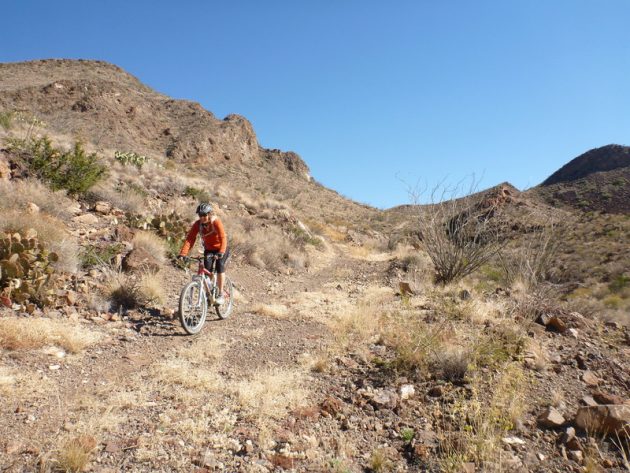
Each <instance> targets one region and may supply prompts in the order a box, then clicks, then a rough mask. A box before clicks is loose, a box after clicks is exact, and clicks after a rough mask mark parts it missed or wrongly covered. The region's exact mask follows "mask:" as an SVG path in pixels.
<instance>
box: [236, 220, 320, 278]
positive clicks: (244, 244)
mask: <svg viewBox="0 0 630 473" xmlns="http://www.w3.org/2000/svg"><path fill="white" fill-rule="evenodd" d="M247 220H248V219H245V222H246V223H245V224H243V223H242V222H241V221H238V220H236V219H233V220H231V221H230V224H229V228H230V234H229V235H228V236H229V238H230V246H231V248H232V253H233V255H234V256H235V257H241V258H243V259H244V260H245V261H246V262H247V263H248V264H251V265H252V266H255V267H257V268H261V269H262V268H266V269H269V270H270V271H277V270H279V269H280V268H282V267H283V266H285V265H291V266H294V267H296V266H297V265H303V266H306V265H308V259H307V258H306V256H305V255H304V253H303V250H301V249H300V247H299V246H298V245H296V244H295V243H293V242H292V241H291V240H290V239H289V238H288V237H287V236H286V235H285V234H283V233H282V231H281V230H280V229H279V228H277V227H272V226H267V227H265V228H260V226H259V225H256V224H252V225H249V224H248V223H247ZM249 223H251V222H249ZM247 229H249V231H248V230H247ZM300 255H303V256H301V257H300Z"/></svg>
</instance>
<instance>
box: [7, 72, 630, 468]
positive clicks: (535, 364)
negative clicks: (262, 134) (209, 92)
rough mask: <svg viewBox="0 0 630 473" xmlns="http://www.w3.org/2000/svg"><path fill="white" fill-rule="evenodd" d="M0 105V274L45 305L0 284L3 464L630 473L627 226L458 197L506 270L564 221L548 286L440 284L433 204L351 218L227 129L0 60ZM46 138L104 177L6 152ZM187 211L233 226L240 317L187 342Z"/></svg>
mask: <svg viewBox="0 0 630 473" xmlns="http://www.w3.org/2000/svg"><path fill="white" fill-rule="evenodd" d="M0 107H1V108H0V118H1V119H2V122H1V123H2V124H3V125H2V128H0V138H2V139H4V142H5V143H6V148H5V149H4V150H3V152H2V153H0V226H1V228H0V230H2V231H6V232H8V234H4V235H2V239H1V240H0V241H1V242H2V244H3V245H5V244H6V243H5V242H9V243H11V242H13V243H11V244H12V245H13V244H14V243H15V245H14V246H11V248H12V249H11V250H10V251H9V252H8V253H11V255H9V254H7V258H6V261H5V260H2V261H1V262H0V264H1V265H2V266H1V267H2V270H3V271H4V270H5V269H9V270H13V271H14V272H15V271H17V270H16V267H15V264H16V258H15V257H13V256H12V254H13V252H14V251H16V252H18V253H20V255H21V256H23V257H18V258H17V260H19V261H21V262H22V263H24V262H25V261H28V260H32V259H33V258H34V256H37V257H38V258H39V260H38V261H39V263H38V264H39V265H40V266H41V265H43V267H44V269H46V270H48V269H51V268H52V269H54V272H52V274H51V278H50V280H49V282H48V284H49V285H50V291H49V292H48V293H46V295H47V298H48V299H47V300H48V302H47V303H45V304H44V303H43V302H41V299H38V300H34V301H30V300H27V301H22V300H21V299H19V298H15V297H13V298H12V297H9V296H12V295H13V293H12V291H13V290H14V289H18V288H17V287H16V286H17V285H18V283H17V282H16V279H20V278H22V279H25V280H28V274H27V275H26V276H24V275H23V276H20V277H13V276H17V275H18V273H17V272H15V273H14V274H13V276H12V277H13V279H12V280H11V281H10V282H9V284H8V285H7V286H6V287H2V288H1V289H2V290H3V291H4V292H3V293H2V296H3V297H2V299H0V305H1V307H0V394H1V395H2V399H3V402H2V405H1V406H0V469H1V470H2V471H7V472H16V473H17V472H23V471H44V472H53V471H94V472H100V473H113V472H117V471H139V472H140V471H147V472H148V471H152V472H153V471H165V472H166V471H195V472H197V473H202V472H203V473H205V472H210V471H244V472H269V471H297V472H303V471H313V472H320V471H334V472H361V471H369V472H384V471H426V472H438V471H440V472H441V471H448V472H460V471H466V472H470V471H483V472H490V471H519V472H520V471H522V472H564V471H576V472H577V471H591V472H592V471H602V470H605V471H610V472H621V471H625V470H627V469H630V465H628V460H627V459H628V455H629V452H628V445H629V443H628V442H630V437H629V435H630V408H629V407H628V406H629V404H628V402H629V400H628V390H629V389H630V372H629V370H628V365H627V360H628V359H629V357H630V334H629V332H628V329H627V327H626V326H624V323H623V320H622V319H621V318H620V317H618V316H619V314H621V313H623V311H624V310H625V309H626V307H627V304H628V300H629V299H630V275H628V274H627V268H628V264H627V263H628V252H627V248H628V246H629V245H630V241H629V240H628V238H630V237H629V235H630V231H628V230H630V229H629V228H628V225H629V224H630V223H628V221H627V219H626V220H623V218H622V217H623V216H618V215H610V214H608V215H599V214H597V213H596V212H595V213H591V214H589V216H588V217H586V214H583V213H582V212H575V210H574V209H571V208H568V209H559V208H554V207H552V206H550V205H549V204H548V203H547V202H545V201H544V200H543V199H541V198H540V196H538V195H534V194H530V193H528V192H525V193H521V192H518V190H516V189H514V188H513V187H512V186H510V185H509V184H507V183H505V184H503V185H500V186H497V187H496V188H493V189H491V190H489V191H487V192H483V193H480V194H478V195H475V196H473V198H472V199H471V200H470V201H467V200H465V199H464V200H455V201H452V202H450V204H451V207H450V208H451V209H453V210H457V212H456V214H455V215H454V217H452V218H451V221H452V219H453V218H455V219H456V220H462V219H463V220H466V219H468V218H469V217H470V216H471V215H472V216H474V217H475V218H481V219H482V220H490V221H492V222H493V223H496V228H499V229H501V230H503V231H505V232H506V236H507V238H508V243H507V246H506V247H505V249H506V250H508V254H507V256H512V257H515V256H516V257H518V256H519V255H528V254H530V252H531V251H532V249H535V248H536V246H535V245H532V242H537V241H540V240H544V238H545V235H547V234H546V233H545V231H544V230H546V229H549V228H551V229H552V230H553V228H555V227H553V226H550V225H549V222H550V221H553V222H562V223H563V224H566V226H563V227H562V229H563V233H561V234H560V236H558V237H557V240H561V243H562V245H560V253H559V255H558V254H554V256H555V257H556V259H550V260H547V261H546V263H545V264H546V269H547V270H549V271H548V272H546V273H544V274H542V273H540V274H541V275H540V280H537V281H534V282H531V283H530V284H526V283H525V282H522V281H512V282H510V281H508V280H507V278H506V277H505V275H504V274H503V269H504V268H503V269H502V266H501V264H500V263H501V261H500V259H495V260H492V261H490V262H489V263H488V264H487V265H485V266H483V267H481V268H480V269H479V271H477V272H476V273H474V274H473V275H471V276H469V277H467V278H466V279H464V280H463V281H461V282H459V283H455V284H451V285H447V286H445V287H443V286H440V285H435V284H434V281H433V278H432V277H431V276H432V273H433V267H432V263H431V261H430V259H429V257H428V256H427V254H426V253H425V252H424V250H423V247H422V242H421V240H420V239H419V238H418V237H421V236H422V235H419V234H418V231H417V225H416V220H415V219H416V218H417V216H418V212H419V211H429V210H430V209H431V207H421V208H418V207H411V206H409V207H404V208H397V209H392V210H391V211H388V212H380V211H377V210H376V209H372V208H369V207H367V206H363V205H360V204H357V203H354V202H350V201H348V200H346V199H344V198H342V197H341V196H339V195H338V194H337V193H335V192H334V191H331V190H329V189H325V188H324V187H323V186H321V185H319V184H317V183H316V182H314V181H313V180H312V179H308V178H307V177H306V176H305V173H306V172H307V168H306V167H305V165H304V163H303V162H302V161H301V159H300V158H299V156H297V155H295V154H293V153H285V152H282V151H279V150H265V149H262V148H260V146H259V145H258V144H257V142H256V139H255V134H254V132H253V130H252V129H251V126H250V125H249V123H248V122H247V121H246V120H245V119H244V118H241V117H237V116H231V117H228V118H226V119H225V120H218V119H216V118H215V117H214V116H213V115H212V114H211V113H210V112H208V111H205V110H203V109H202V108H201V107H200V106H199V105H197V104H193V103H190V102H183V101H176V100H172V99H169V98H168V97H164V96H162V95H160V94H159V93H156V92H154V91H152V90H150V89H149V88H147V87H146V86H143V85H142V84H141V83H140V82H139V81H138V80H136V79H135V78H133V77H132V76H130V75H128V74H126V73H125V72H124V71H122V70H120V69H119V68H117V67H115V66H112V65H109V64H105V63H100V62H95V61H63V60H51V61H34V62H29V63H23V64H3V65H0ZM43 122H45V124H44V123H43ZM5 125H9V126H6V127H5ZM44 125H45V126H44ZM44 134H47V135H49V136H50V137H51V139H52V140H53V142H54V146H60V147H62V146H63V145H64V144H68V143H71V142H73V141H74V139H76V138H82V139H83V140H84V141H85V142H86V146H88V147H89V149H90V151H92V150H93V151H96V152H97V153H98V154H99V156H100V160H101V162H103V163H105V164H106V165H107V168H108V175H107V178H105V179H103V180H102V181H101V182H99V183H98V184H97V185H96V186H94V188H91V189H90V191H89V192H86V193H84V194H80V195H79V196H78V197H68V196H66V195H65V194H63V193H62V192H53V191H52V190H51V189H50V188H49V187H47V186H46V185H44V184H43V183H42V182H39V181H37V180H35V179H32V177H33V176H31V179H25V178H24V176H25V175H27V174H28V171H29V168H28V165H27V163H25V162H24V160H22V161H20V159H19V158H23V156H22V155H21V154H20V153H19V152H17V151H16V150H15V149H14V148H12V147H11V146H10V144H11V143H14V142H16V141H17V142H18V143H20V142H21V138H24V137H25V136H41V135H44ZM115 151H133V152H136V153H142V154H144V155H146V156H147V157H148V158H149V159H148V161H147V162H146V163H145V164H143V165H138V166H137V167H136V166H133V165H129V164H124V163H122V162H120V161H118V160H117V159H116V158H114V152H115ZM58 153H59V152H58V151H55V152H54V153H52V154H51V155H50V156H51V157H54V156H57V155H58ZM26 156H27V155H26ZM3 162H4V164H5V167H4V168H3V167H2V166H1V165H2V163H3ZM18 164H20V165H22V166H23V167H24V168H23V169H22V171H23V172H18V171H19V169H18V167H16V166H17V165H18ZM606 172H614V170H613V171H606ZM588 177H589V176H587V178H588ZM45 182H48V181H45ZM199 198H203V199H210V200H212V202H213V203H215V204H216V207H217V209H218V210H217V211H218V213H219V215H220V216H221V218H222V219H223V220H224V222H225V224H226V228H227V229H228V234H229V236H230V242H231V245H232V249H233V259H232V261H231V263H230V266H229V269H228V271H229V273H228V274H229V276H230V277H231V278H232V280H233V281H234V282H235V285H236V288H237V293H236V294H235V301H236V309H235V311H234V314H233V316H232V317H231V318H229V319H227V320H218V319H217V320H215V319H210V320H208V322H207V324H206V326H205V327H204V329H203V331H202V333H201V334H200V335H199V336H195V337H189V336H184V332H183V330H182V329H181V328H180V326H179V323H178V320H177V303H178V294H179V289H180V288H181V287H182V286H183V285H184V283H185V282H186V281H187V280H188V279H189V277H190V276H189V275H188V274H186V273H185V272H184V271H183V269H182V268H181V267H178V266H176V265H175V264H174V263H173V262H172V261H171V260H169V259H167V258H166V257H165V254H166V248H167V245H170V246H171V247H175V249H177V241H176V240H177V238H179V237H181V234H183V232H184V231H185V230H186V228H187V227H188V225H189V223H190V218H191V217H192V216H191V215H190V213H191V210H192V209H194V207H195V205H196V202H197V199H199ZM462 204H465V205H463V206H462ZM18 227H19V228H18ZM32 227H36V228H32ZM18 231H19V232H21V235H17V236H16V232H18ZM9 234H10V235H9ZM551 235H554V234H553V232H552V233H551ZM22 238H23V239H24V240H25V242H24V243H23V241H22ZM169 239H170V240H169ZM552 246H554V247H555V245H552ZM27 248H31V250H28V249H27ZM1 249H2V250H3V251H4V250H5V249H6V248H4V246H3V247H2V248H1ZM49 250H54V251H55V252H56V254H57V253H58V254H59V255H61V256H62V257H61V258H59V259H57V258H51V259H50V261H48V262H47V263H46V261H45V260H43V259H42V255H47V254H48V253H45V252H47V251H49ZM171 250H172V248H171ZM29 251H31V253H29ZM5 253H7V252H6V251H5ZM2 254H3V255H4V253H2ZM3 258H4V257H3ZM11 258H13V259H11ZM509 261H517V259H515V260H509ZM525 262H526V263H531V262H532V260H525ZM22 263H20V264H22ZM45 263H46V264H45ZM48 263H50V264H48ZM36 269H37V268H36ZM44 269H41V270H40V269H37V271H33V274H31V276H33V277H32V278H31V279H32V280H33V281H38V280H39V281H41V280H42V279H41V278H42V277H43V276H42V273H43V271H44ZM557 270H559V272H558V271H557ZM578 270H579V271H578ZM38 271H39V272H38ZM2 274H7V273H0V275H2ZM3 277H4V276H3ZM38 278H39V279H38ZM554 278H555V279H554ZM8 279H11V278H4V279H3V281H8ZM401 282H405V283H407V284H406V285H405V284H403V285H401V284H400V283H401ZM19 284H20V285H21V284H22V282H21V279H20V282H19ZM28 284H31V281H30V280H29V282H28ZM25 286H27V285H26V284H24V285H21V286H20V287H22V288H24V287H25ZM8 287H9V288H10V289H7V288H8ZM46 289H47V290H48V287H46ZM585 291H587V292H585ZM589 291H590V292H589ZM7 294H8V296H7ZM40 295H41V294H40ZM607 311H608V312H607ZM605 317H608V319H606V318H605ZM625 429H628V431H626V430H625ZM612 432H614V434H615V435H612V436H611V435H609V434H610V433H612Z"/></svg>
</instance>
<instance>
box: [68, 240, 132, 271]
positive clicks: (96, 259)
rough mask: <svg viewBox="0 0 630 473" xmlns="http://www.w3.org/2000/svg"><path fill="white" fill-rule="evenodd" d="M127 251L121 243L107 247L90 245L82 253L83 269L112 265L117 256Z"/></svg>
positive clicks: (80, 256)
mask: <svg viewBox="0 0 630 473" xmlns="http://www.w3.org/2000/svg"><path fill="white" fill-rule="evenodd" d="M124 249H125V247H124V245H122V244H121V243H113V244H108V245H105V246H101V245H88V246H86V247H85V248H83V250H82V251H81V253H80V255H79V259H80V261H81V266H82V267H83V268H92V267H95V266H101V265H104V264H110V263H111V262H112V260H113V259H114V257H115V256H116V255H117V254H120V253H121V252H122V251H123V250H124Z"/></svg>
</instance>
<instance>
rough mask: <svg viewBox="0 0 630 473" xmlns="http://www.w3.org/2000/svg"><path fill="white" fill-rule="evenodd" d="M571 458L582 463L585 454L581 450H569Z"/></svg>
mask: <svg viewBox="0 0 630 473" xmlns="http://www.w3.org/2000/svg"><path fill="white" fill-rule="evenodd" d="M569 459H570V460H573V461H574V462H576V463H577V464H579V465H581V464H582V462H583V461H584V455H583V454H582V452H581V451H580V450H569Z"/></svg>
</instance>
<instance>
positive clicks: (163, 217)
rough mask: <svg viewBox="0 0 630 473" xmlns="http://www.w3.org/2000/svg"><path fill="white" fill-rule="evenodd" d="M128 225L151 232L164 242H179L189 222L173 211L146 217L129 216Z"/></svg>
mask: <svg viewBox="0 0 630 473" xmlns="http://www.w3.org/2000/svg"><path fill="white" fill-rule="evenodd" d="M129 225H130V226H132V227H136V228H141V229H143V230H153V231H155V232H156V233H157V234H158V235H160V236H161V237H162V238H164V239H165V240H166V241H168V242H171V241H179V240H181V239H182V238H183V237H184V236H185V235H186V232H187V231H188V227H189V226H190V222H188V221H187V220H186V219H185V218H184V217H182V216H181V215H179V214H178V213H177V212H175V211H173V212H170V213H163V214H159V215H150V216H148V217H139V216H130V217H129Z"/></svg>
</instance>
